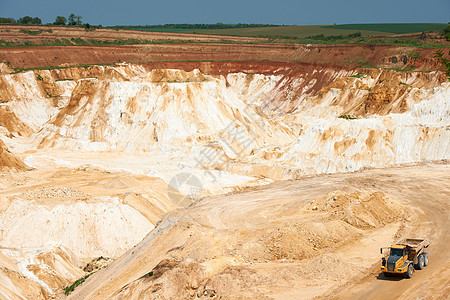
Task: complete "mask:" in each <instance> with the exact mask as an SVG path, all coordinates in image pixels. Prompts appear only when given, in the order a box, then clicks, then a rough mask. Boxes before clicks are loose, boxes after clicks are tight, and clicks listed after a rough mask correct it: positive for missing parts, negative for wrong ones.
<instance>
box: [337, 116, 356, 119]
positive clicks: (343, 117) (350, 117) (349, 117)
mask: <svg viewBox="0 0 450 300" xmlns="http://www.w3.org/2000/svg"><path fill="white" fill-rule="evenodd" d="M339 118H341V119H346V120H355V119H358V118H357V117H355V116H352V115H340V116H339Z"/></svg>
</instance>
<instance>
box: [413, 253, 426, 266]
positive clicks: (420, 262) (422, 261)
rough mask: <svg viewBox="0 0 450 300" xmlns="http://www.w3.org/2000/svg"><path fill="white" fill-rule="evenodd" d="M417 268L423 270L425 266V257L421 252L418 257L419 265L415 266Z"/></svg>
mask: <svg viewBox="0 0 450 300" xmlns="http://www.w3.org/2000/svg"><path fill="white" fill-rule="evenodd" d="M415 267H416V269H417V270H422V269H423V267H424V257H423V254H420V255H419V257H418V258H417V265H416V266H415Z"/></svg>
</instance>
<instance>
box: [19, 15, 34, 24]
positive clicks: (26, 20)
mask: <svg viewBox="0 0 450 300" xmlns="http://www.w3.org/2000/svg"><path fill="white" fill-rule="evenodd" d="M31 22H33V18H32V17H30V16H25V17H23V18H19V19H18V20H17V23H19V24H32V23H31Z"/></svg>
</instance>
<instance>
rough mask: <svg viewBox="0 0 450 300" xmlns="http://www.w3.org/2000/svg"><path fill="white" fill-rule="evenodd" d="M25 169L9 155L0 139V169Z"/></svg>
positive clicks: (18, 160) (21, 163)
mask: <svg viewBox="0 0 450 300" xmlns="http://www.w3.org/2000/svg"><path fill="white" fill-rule="evenodd" d="M4 168H14V169H19V170H20V169H25V168H26V165H25V164H24V162H23V161H21V160H20V159H19V158H17V157H15V156H14V155H13V154H11V153H10V151H9V150H8V148H7V147H6V145H5V143H3V141H2V140H1V139H0V169H4Z"/></svg>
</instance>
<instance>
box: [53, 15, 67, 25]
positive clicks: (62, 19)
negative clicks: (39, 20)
mask: <svg viewBox="0 0 450 300" xmlns="http://www.w3.org/2000/svg"><path fill="white" fill-rule="evenodd" d="M66 22H67V19H66V17H63V16H57V17H56V19H55V22H53V24H55V25H66Z"/></svg>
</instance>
